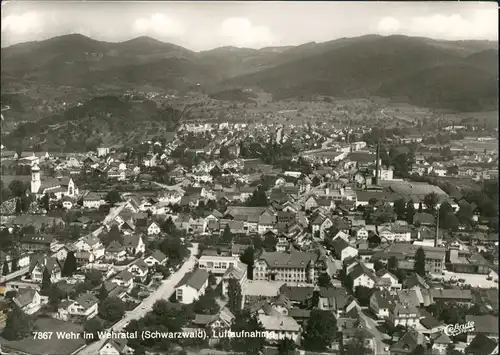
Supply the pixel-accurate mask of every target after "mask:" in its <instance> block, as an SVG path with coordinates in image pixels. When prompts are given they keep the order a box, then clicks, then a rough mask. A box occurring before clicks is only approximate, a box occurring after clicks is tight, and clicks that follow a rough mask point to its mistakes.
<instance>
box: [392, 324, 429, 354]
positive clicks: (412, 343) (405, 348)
mask: <svg viewBox="0 0 500 355" xmlns="http://www.w3.org/2000/svg"><path fill="white" fill-rule="evenodd" d="M419 345H422V346H424V347H425V345H426V339H425V336H424V335H423V334H421V333H419V332H418V331H416V330H415V329H410V330H409V331H408V332H406V333H405V335H403V336H402V337H401V339H399V340H398V341H397V342H396V343H395V344H393V345H392V346H391V348H390V349H391V355H409V354H411V353H412V352H413V351H414V350H415V349H416V348H417V346H419Z"/></svg>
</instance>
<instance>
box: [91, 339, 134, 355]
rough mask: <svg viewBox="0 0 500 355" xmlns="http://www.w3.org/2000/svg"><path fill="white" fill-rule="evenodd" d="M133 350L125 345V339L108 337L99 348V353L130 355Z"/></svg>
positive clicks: (101, 354)
mask: <svg viewBox="0 0 500 355" xmlns="http://www.w3.org/2000/svg"><path fill="white" fill-rule="evenodd" d="M133 353H134V350H133V349H131V348H130V347H129V346H127V339H109V340H107V341H106V342H105V343H104V345H103V346H102V347H101V348H100V349H99V353H98V354H99V355H124V354H127V355H131V354H133Z"/></svg>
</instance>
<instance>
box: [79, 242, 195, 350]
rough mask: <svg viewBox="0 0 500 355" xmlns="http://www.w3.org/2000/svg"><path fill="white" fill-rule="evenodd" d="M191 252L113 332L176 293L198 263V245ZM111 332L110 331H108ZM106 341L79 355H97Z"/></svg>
mask: <svg viewBox="0 0 500 355" xmlns="http://www.w3.org/2000/svg"><path fill="white" fill-rule="evenodd" d="M189 250H190V251H191V256H190V257H189V259H188V260H187V261H186V262H185V263H184V264H183V265H182V266H181V268H180V269H179V270H177V271H176V272H175V273H174V274H172V275H170V277H169V278H168V279H166V280H164V281H163V283H162V285H161V286H160V287H159V288H158V289H157V290H156V291H155V292H153V293H152V294H151V295H150V296H149V297H148V298H146V299H145V300H143V301H142V303H141V304H140V305H139V306H138V307H137V308H136V309H134V310H133V311H130V312H127V313H126V314H125V317H124V318H123V319H122V320H121V321H119V322H118V323H116V324H115V325H114V326H113V328H112V331H113V332H119V331H121V330H122V329H123V328H124V327H125V326H126V325H127V324H128V323H129V322H130V321H131V320H134V319H140V318H142V317H144V315H146V313H148V312H149V311H150V310H151V309H152V307H153V305H154V304H155V302H156V301H158V300H162V299H164V300H168V299H169V297H170V296H171V295H172V294H173V293H174V287H175V285H177V283H178V282H179V281H180V280H181V279H182V278H183V277H184V275H185V274H186V273H188V272H189V271H190V270H191V269H193V268H194V265H195V262H196V255H197V254H198V244H197V243H193V246H192V247H191V248H189ZM108 330H109V329H108ZM105 341H106V340H105V339H103V340H99V341H96V342H94V343H92V344H90V345H89V346H87V347H85V348H84V349H82V350H81V351H80V352H78V355H95V354H97V353H98V352H99V349H100V348H101V347H102V346H103V345H104V343H105Z"/></svg>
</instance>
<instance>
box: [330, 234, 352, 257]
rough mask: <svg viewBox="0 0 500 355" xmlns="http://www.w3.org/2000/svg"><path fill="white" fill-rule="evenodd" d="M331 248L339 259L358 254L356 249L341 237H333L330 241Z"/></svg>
mask: <svg viewBox="0 0 500 355" xmlns="http://www.w3.org/2000/svg"><path fill="white" fill-rule="evenodd" d="M332 248H333V252H334V255H335V256H336V258H337V259H338V260H341V261H344V260H345V259H347V258H353V257H356V256H358V249H356V248H354V247H353V246H351V245H349V243H347V242H346V241H345V240H344V239H342V238H337V239H334V240H333V241H332Z"/></svg>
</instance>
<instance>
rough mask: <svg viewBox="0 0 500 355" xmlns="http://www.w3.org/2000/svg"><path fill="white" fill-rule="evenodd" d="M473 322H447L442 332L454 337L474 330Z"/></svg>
mask: <svg viewBox="0 0 500 355" xmlns="http://www.w3.org/2000/svg"><path fill="white" fill-rule="evenodd" d="M474 329H475V326H474V322H467V323H465V324H448V325H447V326H446V328H444V333H445V334H446V335H448V336H450V337H454V336H457V335H460V334H463V333H468V332H472V331H474Z"/></svg>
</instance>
